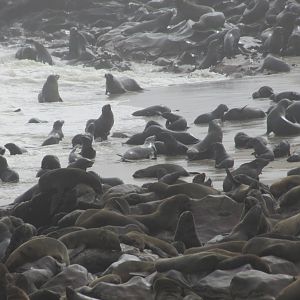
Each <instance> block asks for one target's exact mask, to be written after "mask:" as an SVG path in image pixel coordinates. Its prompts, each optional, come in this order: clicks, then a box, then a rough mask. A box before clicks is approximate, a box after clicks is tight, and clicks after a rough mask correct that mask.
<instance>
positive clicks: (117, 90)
mask: <svg viewBox="0 0 300 300" xmlns="http://www.w3.org/2000/svg"><path fill="white" fill-rule="evenodd" d="M105 78H106V91H105V95H107V94H110V95H113V94H123V93H125V92H138V91H142V90H143V89H142V88H141V87H140V86H139V84H138V83H137V82H136V81H135V80H134V79H132V78H129V77H120V78H117V77H115V76H113V75H112V74H110V73H106V74H105Z"/></svg>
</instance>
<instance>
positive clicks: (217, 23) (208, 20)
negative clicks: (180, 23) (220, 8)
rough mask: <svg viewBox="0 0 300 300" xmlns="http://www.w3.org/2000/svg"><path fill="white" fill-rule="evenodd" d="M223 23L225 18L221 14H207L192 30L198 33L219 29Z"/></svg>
mask: <svg viewBox="0 0 300 300" xmlns="http://www.w3.org/2000/svg"><path fill="white" fill-rule="evenodd" d="M224 23H225V16H224V14H223V13H222V12H209V13H206V14H204V15H202V16H201V17H200V19H199V21H198V22H196V23H195V24H193V26H192V28H193V29H194V30H199V31H208V30H213V29H218V28H221V27H222V26H223V25H224Z"/></svg>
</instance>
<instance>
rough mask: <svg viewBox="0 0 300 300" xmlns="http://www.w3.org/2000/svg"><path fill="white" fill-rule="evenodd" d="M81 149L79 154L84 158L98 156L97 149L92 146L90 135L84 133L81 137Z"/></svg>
mask: <svg viewBox="0 0 300 300" xmlns="http://www.w3.org/2000/svg"><path fill="white" fill-rule="evenodd" d="M81 143H82V146H81V151H80V152H79V154H80V155H81V156H82V157H83V158H87V159H95V157H96V151H95V149H94V148H93V146H92V140H91V138H90V137H89V136H85V135H83V136H82V137H81Z"/></svg>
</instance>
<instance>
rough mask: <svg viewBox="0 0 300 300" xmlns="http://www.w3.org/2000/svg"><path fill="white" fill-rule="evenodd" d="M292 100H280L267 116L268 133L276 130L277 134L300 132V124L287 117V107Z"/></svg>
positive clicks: (285, 134) (286, 134) (284, 134)
mask: <svg viewBox="0 0 300 300" xmlns="http://www.w3.org/2000/svg"><path fill="white" fill-rule="evenodd" d="M290 103H291V101H290V100H287V99H283V100H280V101H279V103H278V104H277V105H276V106H275V107H274V108H273V109H272V110H271V112H270V113H269V114H268V116H267V134H270V133H271V132H274V134H275V135H282V136H288V135H296V134H300V125H299V124H295V123H292V122H291V121H289V120H288V119H287V118H286V117H285V112H286V108H287V107H288V106H289V105H290Z"/></svg>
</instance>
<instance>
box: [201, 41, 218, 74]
mask: <svg viewBox="0 0 300 300" xmlns="http://www.w3.org/2000/svg"><path fill="white" fill-rule="evenodd" d="M219 47H220V41H219V40H217V39H216V40H212V41H211V42H210V43H209V44H208V48H207V54H206V56H205V57H204V59H203V60H202V62H201V64H200V66H199V69H208V68H210V67H211V66H215V65H216V64H217V62H218V59H219V54H218V49H219Z"/></svg>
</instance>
